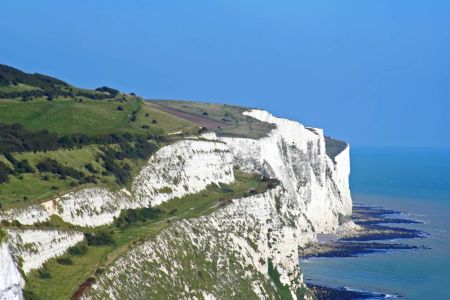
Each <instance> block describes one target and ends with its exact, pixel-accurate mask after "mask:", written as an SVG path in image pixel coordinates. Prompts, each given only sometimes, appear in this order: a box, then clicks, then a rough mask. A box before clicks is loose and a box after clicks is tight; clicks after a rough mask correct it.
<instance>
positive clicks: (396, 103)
mask: <svg viewBox="0 0 450 300" xmlns="http://www.w3.org/2000/svg"><path fill="white" fill-rule="evenodd" d="M61 3H62V2H61V1H17V0H3V1H2V5H1V8H0V16H1V17H0V35H1V37H2V38H1V45H0V63H4V64H9V65H12V66H15V67H18V68H21V69H23V70H25V71H28V72H40V73H44V74H49V75H52V76H55V77H58V78H61V79H64V80H66V81H68V82H70V83H72V84H74V85H78V86H82V87H89V88H95V87H98V86H101V85H108V86H112V87H116V88H119V89H121V90H123V91H128V92H136V93H137V94H139V95H141V96H143V97H147V98H165V99H192V100H203V101H209V102H220V103H229V104H240V105H244V106H252V107H259V108H264V109H268V110H270V111H271V112H273V113H274V114H275V115H278V116H283V117H288V118H291V119H295V120H298V121H300V122H302V123H304V124H306V125H309V126H316V127H321V128H324V129H325V132H326V133H327V134H329V135H332V136H335V137H338V138H342V139H345V140H347V141H349V142H350V143H351V144H352V145H354V146H393V147H398V146H400V147H410V146H414V147H417V146H419V147H449V146H450V132H449V130H450V122H449V114H450V91H449V82H450V58H449V56H450V24H449V20H450V18H449V14H450V5H449V1H447V0H442V1H441V0H433V1H430V0H423V1H415V0H376V1H374V0H364V1H361V0H354V1H353V0H342V1H335V0H333V1H298V0H296V1H261V0H259V1H246V0H239V1H234V0H232V1H224V0H223V1H215V0H205V1H196V0H190V1H112V0H109V1H64V5H62V4H61ZM0 121H1V120H0Z"/></svg>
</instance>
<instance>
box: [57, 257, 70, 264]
mask: <svg viewBox="0 0 450 300" xmlns="http://www.w3.org/2000/svg"><path fill="white" fill-rule="evenodd" d="M56 262H57V263H58V264H60V265H73V261H72V259H71V258H70V257H58V258H57V259H56Z"/></svg>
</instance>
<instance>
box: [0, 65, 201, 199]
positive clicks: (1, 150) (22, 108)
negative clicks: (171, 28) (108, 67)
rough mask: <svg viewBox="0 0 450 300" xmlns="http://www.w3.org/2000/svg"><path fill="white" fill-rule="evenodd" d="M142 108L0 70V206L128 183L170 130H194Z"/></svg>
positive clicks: (125, 99)
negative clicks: (91, 187)
mask: <svg viewBox="0 0 450 300" xmlns="http://www.w3.org/2000/svg"><path fill="white" fill-rule="evenodd" d="M143 103H144V102H143V100H142V99H141V98H140V97H137V96H135V95H134V94H125V93H121V92H119V91H117V90H115V89H112V88H108V87H102V88H98V89H96V90H87V89H80V88H77V87H73V86H71V85H69V84H67V83H65V82H64V81H61V80H58V79H55V78H51V77H48V76H45V75H40V74H26V73H23V72H21V71H19V70H17V69H14V68H11V67H8V66H4V65H0V206H1V207H3V208H7V207H11V206H19V205H28V204H31V203H34V202H39V201H43V200H46V199H51V198H52V197H55V196H57V195H58V194H62V193H65V192H67V191H69V190H73V189H78V188H82V187H87V186H93V185H101V186H108V187H110V188H111V189H115V188H118V187H120V186H121V185H127V184H129V183H130V181H131V178H132V176H133V175H135V174H136V173H137V172H138V171H139V169H140V168H141V166H142V164H143V163H144V162H145V160H146V159H148V157H149V156H150V155H151V154H152V153H154V152H155V151H156V149H157V148H158V147H160V146H161V145H162V144H164V143H167V142H170V141H169V139H168V138H167V136H168V135H169V134H170V133H172V132H177V131H182V132H183V133H184V134H195V133H197V131H198V126H197V125H196V124H194V123H193V122H190V121H187V120H184V119H181V118H178V117H176V116H172V115H170V114H168V113H165V112H163V111H160V110H157V109H155V108H152V107H151V106H149V105H143Z"/></svg>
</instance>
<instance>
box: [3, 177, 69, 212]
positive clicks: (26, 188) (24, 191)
mask: <svg viewBox="0 0 450 300" xmlns="http://www.w3.org/2000/svg"><path fill="white" fill-rule="evenodd" d="M47 175H48V176H49V180H48V181H44V180H42V179H41V175H40V174H37V173H26V174H22V179H19V178H17V177H15V176H10V178H9V182H8V183H3V184H1V185H0V203H1V204H2V208H3V209H5V208H10V207H12V206H14V207H18V206H26V205H31V204H34V203H38V202H40V201H41V200H45V199H51V198H54V197H56V196H57V195H58V193H60V192H61V191H68V190H70V186H69V184H70V181H72V180H70V179H64V180H62V179H58V178H57V177H56V176H55V175H53V174H47ZM51 186H55V187H58V189H57V190H54V189H52V188H51Z"/></svg>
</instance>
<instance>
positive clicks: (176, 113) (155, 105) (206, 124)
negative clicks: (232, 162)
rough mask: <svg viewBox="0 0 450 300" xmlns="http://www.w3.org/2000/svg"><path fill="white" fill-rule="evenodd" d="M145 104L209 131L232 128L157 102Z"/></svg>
mask: <svg viewBox="0 0 450 300" xmlns="http://www.w3.org/2000/svg"><path fill="white" fill-rule="evenodd" d="M145 104H147V105H150V106H151V107H153V108H156V109H158V110H161V111H163V112H166V113H169V114H171V115H174V116H176V117H179V118H182V119H185V120H188V121H191V122H194V123H196V124H198V125H199V126H203V127H206V128H208V129H217V128H227V127H230V124H227V123H224V122H220V121H217V120H214V119H211V118H208V117H204V116H198V115H195V114H191V113H188V112H185V111H182V110H179V109H175V108H172V107H169V106H166V105H163V104H159V103H155V102H145Z"/></svg>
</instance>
